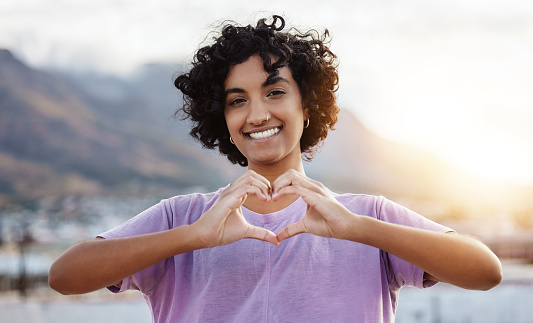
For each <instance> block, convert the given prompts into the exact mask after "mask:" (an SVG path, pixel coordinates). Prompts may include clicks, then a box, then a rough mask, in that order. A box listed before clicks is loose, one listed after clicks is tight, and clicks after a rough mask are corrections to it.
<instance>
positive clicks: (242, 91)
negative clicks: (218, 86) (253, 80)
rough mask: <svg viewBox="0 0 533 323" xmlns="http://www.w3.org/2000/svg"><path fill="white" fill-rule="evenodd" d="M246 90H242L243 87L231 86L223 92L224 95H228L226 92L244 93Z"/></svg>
mask: <svg viewBox="0 0 533 323" xmlns="http://www.w3.org/2000/svg"><path fill="white" fill-rule="evenodd" d="M244 92H246V91H244V90H243V89H241V88H238V87H232V88H231V89H227V90H226V91H225V92H224V96H228V94H231V93H244Z"/></svg>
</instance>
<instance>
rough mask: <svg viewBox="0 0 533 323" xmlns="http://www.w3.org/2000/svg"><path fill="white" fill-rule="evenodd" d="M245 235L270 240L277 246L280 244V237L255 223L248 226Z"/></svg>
mask: <svg viewBox="0 0 533 323" xmlns="http://www.w3.org/2000/svg"><path fill="white" fill-rule="evenodd" d="M244 237H245V238H252V239H257V240H262V241H266V242H270V243H272V244H273V245H275V246H278V245H279V241H278V237H277V236H276V235H275V234H274V232H272V231H270V230H267V229H263V228H260V227H256V226H253V225H250V226H249V227H248V229H247V230H246V232H245V234H244Z"/></svg>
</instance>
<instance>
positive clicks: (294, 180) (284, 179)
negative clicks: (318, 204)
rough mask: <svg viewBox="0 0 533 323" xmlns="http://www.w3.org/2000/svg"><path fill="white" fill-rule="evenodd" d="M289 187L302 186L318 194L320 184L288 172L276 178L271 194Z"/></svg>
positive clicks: (292, 171)
mask: <svg viewBox="0 0 533 323" xmlns="http://www.w3.org/2000/svg"><path fill="white" fill-rule="evenodd" d="M289 186H302V187H306V188H308V189H311V190H313V191H315V192H319V191H320V188H321V186H322V184H321V183H320V182H317V181H315V180H312V179H310V178H309V177H307V176H305V175H304V174H302V173H300V172H297V171H295V170H289V171H287V172H285V173H284V174H283V175H281V176H280V177H278V178H277V179H276V180H275V181H274V183H272V193H273V194H276V193H278V192H279V191H280V190H281V189H282V188H284V187H289Z"/></svg>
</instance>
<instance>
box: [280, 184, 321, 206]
mask: <svg viewBox="0 0 533 323" xmlns="http://www.w3.org/2000/svg"><path fill="white" fill-rule="evenodd" d="M317 194H318V193H317V192H315V191H313V190H311V189H308V188H307V187H303V186H299V185H291V186H285V187H282V188H280V189H278V191H277V192H276V193H273V194H272V200H273V201H277V200H279V199H281V198H282V197H283V196H285V195H298V196H301V197H302V199H303V200H304V201H305V203H307V204H308V205H315V204H316V202H317V199H318V197H319V196H318V195H317Z"/></svg>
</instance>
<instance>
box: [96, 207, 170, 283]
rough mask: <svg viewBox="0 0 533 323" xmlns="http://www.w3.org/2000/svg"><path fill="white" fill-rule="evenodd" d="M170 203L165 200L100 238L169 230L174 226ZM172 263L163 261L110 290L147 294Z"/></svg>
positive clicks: (168, 260) (114, 237)
mask: <svg viewBox="0 0 533 323" xmlns="http://www.w3.org/2000/svg"><path fill="white" fill-rule="evenodd" d="M169 203H170V202H169V200H163V201H161V202H160V203H158V204H156V205H154V206H152V207H150V208H149V209H147V210H145V211H144V212H142V213H140V214H138V215H137V216H135V217H133V218H131V219H130V220H128V221H126V222H124V223H122V224H121V225H119V226H117V227H115V228H113V229H111V230H109V231H106V232H104V233H102V234H100V235H99V237H102V238H105V239H116V238H124V237H131V236H138V235H143V234H149V233H154V232H160V231H165V230H169V229H171V228H172V226H173V223H172V222H173V217H172V210H171V208H170V205H169ZM171 261H172V259H171V258H169V259H166V260H164V261H161V262H159V263H157V264H155V265H153V266H151V267H148V268H146V269H144V270H142V271H140V272H138V273H136V274H134V275H132V276H129V277H126V278H125V279H124V280H123V281H122V283H121V284H117V285H114V286H109V287H108V289H109V290H110V291H111V292H113V293H118V292H122V291H125V290H132V289H133V290H140V291H142V292H147V291H149V290H151V289H152V288H153V287H154V286H155V285H156V284H157V283H158V282H159V281H160V280H161V279H162V277H163V276H164V274H165V272H166V270H167V269H168V267H169V266H170V264H171Z"/></svg>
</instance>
